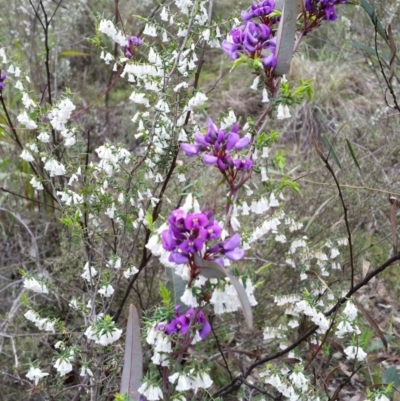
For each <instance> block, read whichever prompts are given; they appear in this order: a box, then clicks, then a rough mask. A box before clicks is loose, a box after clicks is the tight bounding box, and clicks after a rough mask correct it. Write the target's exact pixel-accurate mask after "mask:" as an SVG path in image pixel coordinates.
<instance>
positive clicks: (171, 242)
mask: <svg viewBox="0 0 400 401" xmlns="http://www.w3.org/2000/svg"><path fill="white" fill-rule="evenodd" d="M161 240H162V246H163V248H164V249H165V250H166V251H173V250H175V248H176V246H177V243H176V240H175V238H174V236H173V235H172V232H171V230H170V229H167V230H164V231H163V232H162V233H161Z"/></svg>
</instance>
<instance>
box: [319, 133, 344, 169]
mask: <svg viewBox="0 0 400 401" xmlns="http://www.w3.org/2000/svg"><path fill="white" fill-rule="evenodd" d="M322 139H323V140H324V142H325V145H326V147H327V148H328V151H329V154H330V155H332V159H333V160H334V161H335V163H336V164H337V165H338V166H339V168H340V169H341V168H342V165H341V164H340V161H339V159H338V157H337V155H336V153H335V151H334V149H333V146H332V144H331V142H330V140H329V139H328V137H327V136H326V135H322Z"/></svg>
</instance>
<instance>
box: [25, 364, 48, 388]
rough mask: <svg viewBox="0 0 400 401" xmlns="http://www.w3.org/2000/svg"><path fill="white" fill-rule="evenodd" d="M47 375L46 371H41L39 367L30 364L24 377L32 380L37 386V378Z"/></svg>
mask: <svg viewBox="0 0 400 401" xmlns="http://www.w3.org/2000/svg"><path fill="white" fill-rule="evenodd" d="M48 375H49V374H48V373H45V372H42V371H41V370H40V369H39V368H35V367H34V366H31V367H30V368H29V370H28V373H27V374H26V377H27V378H28V379H29V380H32V381H33V382H34V383H35V386H37V385H38V383H39V380H40V379H41V378H43V377H46V376H48Z"/></svg>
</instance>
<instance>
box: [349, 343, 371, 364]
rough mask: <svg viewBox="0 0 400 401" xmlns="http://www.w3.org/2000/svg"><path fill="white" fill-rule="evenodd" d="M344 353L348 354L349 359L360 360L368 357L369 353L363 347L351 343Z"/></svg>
mask: <svg viewBox="0 0 400 401" xmlns="http://www.w3.org/2000/svg"><path fill="white" fill-rule="evenodd" d="M344 353H345V354H346V356H347V359H350V360H352V359H355V360H356V361H358V362H362V361H363V360H364V359H365V358H366V357H367V353H366V352H364V350H363V349H362V348H361V347H358V346H355V345H350V346H349V347H347V348H345V349H344Z"/></svg>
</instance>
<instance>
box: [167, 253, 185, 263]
mask: <svg viewBox="0 0 400 401" xmlns="http://www.w3.org/2000/svg"><path fill="white" fill-rule="evenodd" d="M168 260H169V261H170V262H174V263H176V264H177V265H183V264H184V263H187V262H189V258H188V257H187V256H186V255H184V254H182V253H179V252H172V253H171V255H169V258H168Z"/></svg>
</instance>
